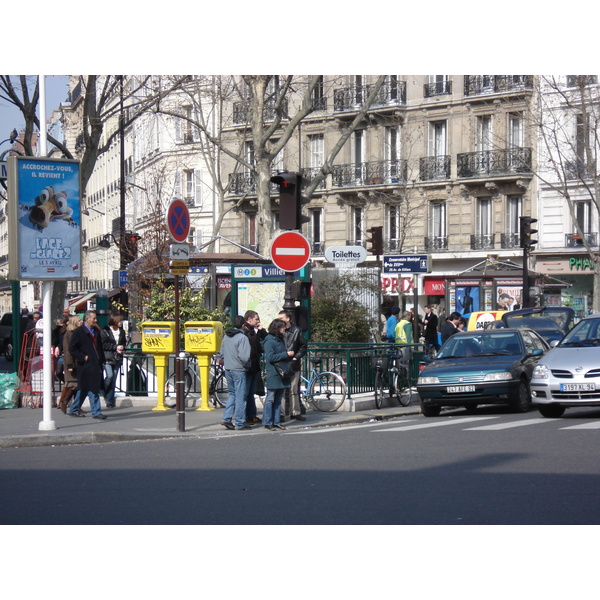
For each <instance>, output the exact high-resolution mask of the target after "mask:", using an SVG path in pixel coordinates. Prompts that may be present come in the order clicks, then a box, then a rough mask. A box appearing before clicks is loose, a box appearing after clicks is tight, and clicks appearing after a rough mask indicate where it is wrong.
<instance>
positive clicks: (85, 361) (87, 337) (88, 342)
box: [67, 310, 106, 419]
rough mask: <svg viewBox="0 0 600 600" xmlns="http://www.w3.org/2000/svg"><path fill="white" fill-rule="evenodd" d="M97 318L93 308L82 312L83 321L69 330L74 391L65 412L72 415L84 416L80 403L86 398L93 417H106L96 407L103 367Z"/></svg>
mask: <svg viewBox="0 0 600 600" xmlns="http://www.w3.org/2000/svg"><path fill="white" fill-rule="evenodd" d="M97 323H98V318H97V316H96V313H95V312H94V311H93V310H87V311H86V312H85V314H84V315H83V324H82V325H80V326H79V327H77V328H76V329H75V330H74V331H73V336H72V337H71V342H70V343H69V351H70V352H71V354H72V356H73V358H74V359H75V362H76V364H77V386H78V390H77V394H76V395H75V399H74V400H73V404H72V405H71V408H70V410H69V411H68V413H67V414H69V415H71V416H72V417H82V416H85V415H83V414H81V413H80V409H81V405H82V404H83V402H84V401H85V399H86V397H87V398H89V401H90V405H91V407H92V417H93V418H94V419H106V415H103V414H102V410H101V408H100V396H99V393H100V388H101V387H102V372H103V367H104V352H103V351H102V342H101V340H100V328H99V327H98V326H97Z"/></svg>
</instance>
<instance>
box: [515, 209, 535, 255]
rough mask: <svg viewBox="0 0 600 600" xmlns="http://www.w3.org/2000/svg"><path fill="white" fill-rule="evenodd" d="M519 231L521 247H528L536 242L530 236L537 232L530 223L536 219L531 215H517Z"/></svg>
mask: <svg viewBox="0 0 600 600" xmlns="http://www.w3.org/2000/svg"><path fill="white" fill-rule="evenodd" d="M519 221H520V225H521V231H520V236H519V241H520V242H521V243H520V246H521V248H526V249H529V248H531V247H532V246H534V245H535V244H537V243H538V241H537V240H534V239H532V238H531V236H532V235H533V234H535V233H537V232H538V230H537V229H532V227H531V226H532V225H533V224H534V223H537V219H533V218H531V217H519Z"/></svg>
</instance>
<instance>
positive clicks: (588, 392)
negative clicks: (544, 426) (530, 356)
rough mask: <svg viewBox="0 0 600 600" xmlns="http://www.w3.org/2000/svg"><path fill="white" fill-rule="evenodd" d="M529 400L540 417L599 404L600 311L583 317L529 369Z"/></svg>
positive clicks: (555, 415)
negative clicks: (531, 370) (531, 371)
mask: <svg viewBox="0 0 600 600" xmlns="http://www.w3.org/2000/svg"><path fill="white" fill-rule="evenodd" d="M529 385H530V388H531V396H532V398H531V400H532V402H533V403H534V404H536V405H537V408H538V410H539V411H540V413H541V414H542V415H543V416H544V417H560V416H562V414H563V413H564V412H565V409H566V408H567V407H574V406H600V314H596V315H591V316H589V317H585V318H584V319H582V320H581V321H579V323H577V325H575V327H573V329H571V331H569V333H567V335H565V337H564V338H563V339H562V340H561V341H560V343H559V344H558V345H557V346H555V347H554V348H553V349H552V350H551V351H550V352H548V354H546V355H545V356H544V357H543V358H541V359H540V361H539V362H538V364H537V365H536V367H535V368H534V369H533V375H532V378H531V382H530V384H529Z"/></svg>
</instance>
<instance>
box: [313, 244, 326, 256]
mask: <svg viewBox="0 0 600 600" xmlns="http://www.w3.org/2000/svg"><path fill="white" fill-rule="evenodd" d="M310 252H311V254H312V255H313V256H323V254H325V242H311V243H310Z"/></svg>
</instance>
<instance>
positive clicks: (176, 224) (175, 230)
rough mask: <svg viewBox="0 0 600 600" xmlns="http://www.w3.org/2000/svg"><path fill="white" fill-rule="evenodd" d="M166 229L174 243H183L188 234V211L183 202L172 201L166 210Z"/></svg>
mask: <svg viewBox="0 0 600 600" xmlns="http://www.w3.org/2000/svg"><path fill="white" fill-rule="evenodd" d="M167 229H168V230H169V233H170V234H171V237H172V238H173V239H174V240H175V241H176V242H185V241H186V240H187V238H188V235H189V233H190V211H189V210H188V207H187V204H186V203H185V202H184V201H183V200H179V199H176V200H173V202H171V204H169V208H167Z"/></svg>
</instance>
